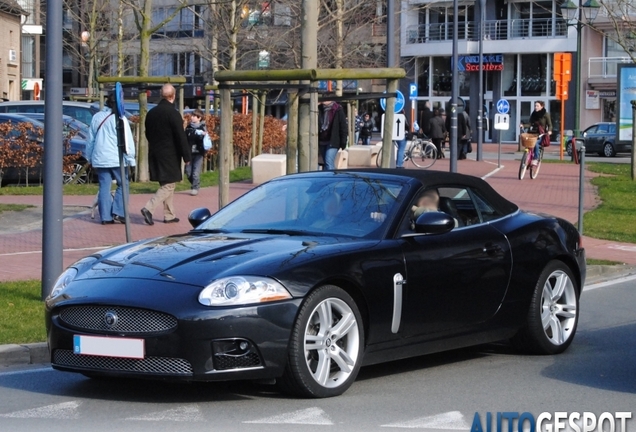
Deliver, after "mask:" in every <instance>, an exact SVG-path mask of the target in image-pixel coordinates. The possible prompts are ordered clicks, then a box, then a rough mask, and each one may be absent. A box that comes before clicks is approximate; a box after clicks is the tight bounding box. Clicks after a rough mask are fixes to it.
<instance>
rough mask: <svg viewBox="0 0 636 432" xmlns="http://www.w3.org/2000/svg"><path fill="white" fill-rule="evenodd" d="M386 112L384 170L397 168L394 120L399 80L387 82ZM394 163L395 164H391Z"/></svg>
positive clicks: (383, 152) (383, 153)
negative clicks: (394, 147)
mask: <svg viewBox="0 0 636 432" xmlns="http://www.w3.org/2000/svg"><path fill="white" fill-rule="evenodd" d="M387 81H388V82H387V83H386V87H387V89H386V92H387V93H388V95H387V98H386V111H385V112H384V127H383V130H384V135H383V136H382V168H391V166H393V167H395V152H394V150H393V139H392V138H393V119H394V112H395V99H396V98H395V92H396V91H397V87H398V80H394V79H392V80H387ZM391 161H393V162H391Z"/></svg>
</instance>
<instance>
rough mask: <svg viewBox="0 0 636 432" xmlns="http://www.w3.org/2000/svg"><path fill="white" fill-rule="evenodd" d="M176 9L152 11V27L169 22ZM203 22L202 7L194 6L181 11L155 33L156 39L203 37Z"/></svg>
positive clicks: (167, 8) (156, 9)
mask: <svg viewBox="0 0 636 432" xmlns="http://www.w3.org/2000/svg"><path fill="white" fill-rule="evenodd" d="M175 10H176V9H175V8H174V7H166V8H155V9H154V10H153V11H152V25H153V26H156V25H159V24H160V23H162V22H164V21H165V20H167V19H168V18H169V17H170V16H171V15H172V14H174V13H175ZM203 36H204V31H203V22H202V19H201V6H193V7H187V8H183V9H181V10H180V11H179V12H178V13H177V14H176V15H175V16H174V17H173V18H172V19H171V20H169V21H168V22H166V23H165V25H164V26H163V27H161V28H160V29H159V30H157V31H156V32H155V33H153V35H152V37H153V38H154V39H158V38H164V37H165V38H192V37H203Z"/></svg>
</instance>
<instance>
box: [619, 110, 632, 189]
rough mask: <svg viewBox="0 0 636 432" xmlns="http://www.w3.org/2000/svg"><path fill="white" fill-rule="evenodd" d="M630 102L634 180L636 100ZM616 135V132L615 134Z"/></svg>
mask: <svg viewBox="0 0 636 432" xmlns="http://www.w3.org/2000/svg"><path fill="white" fill-rule="evenodd" d="M631 103H632V158H631V164H632V169H631V172H632V180H636V158H635V156H634V151H635V150H634V147H636V100H633V101H631ZM617 135H618V134H617Z"/></svg>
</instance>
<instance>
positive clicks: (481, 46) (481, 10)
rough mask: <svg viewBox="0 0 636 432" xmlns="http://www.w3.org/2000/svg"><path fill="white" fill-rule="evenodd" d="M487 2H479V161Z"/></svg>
mask: <svg viewBox="0 0 636 432" xmlns="http://www.w3.org/2000/svg"><path fill="white" fill-rule="evenodd" d="M485 9H486V0H479V108H478V109H477V160H478V161H480V160H482V152H483V146H484V120H483V117H484V15H485V12H486V11H485Z"/></svg>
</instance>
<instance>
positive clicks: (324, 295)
mask: <svg viewBox="0 0 636 432" xmlns="http://www.w3.org/2000/svg"><path fill="white" fill-rule="evenodd" d="M363 347H364V331H363V328H362V319H361V317H360V313H359V312H358V308H357V306H356V304H355V301H354V300H353V299H352V298H351V296H349V294H347V293H346V292H345V291H344V290H342V289H340V288H338V287H335V286H330V285H327V286H323V287H321V288H318V289H317V290H315V291H313V292H312V293H311V294H310V295H309V296H308V297H307V299H306V301H305V303H304V304H303V306H302V307H301V310H300V313H299V314H298V319H297V320H296V323H295V324H294V329H293V333H292V340H291V343H290V351H289V357H288V365H287V368H286V370H285V375H284V376H283V378H282V379H281V381H280V384H281V387H282V388H283V390H284V391H287V392H290V393H293V394H296V395H300V396H307V397H330V396H337V395H340V394H342V393H344V392H345V391H346V390H347V389H348V388H349V387H350V386H351V384H352V383H353V381H355V378H356V376H357V375H358V371H359V370H360V363H361V360H362V352H363Z"/></svg>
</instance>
